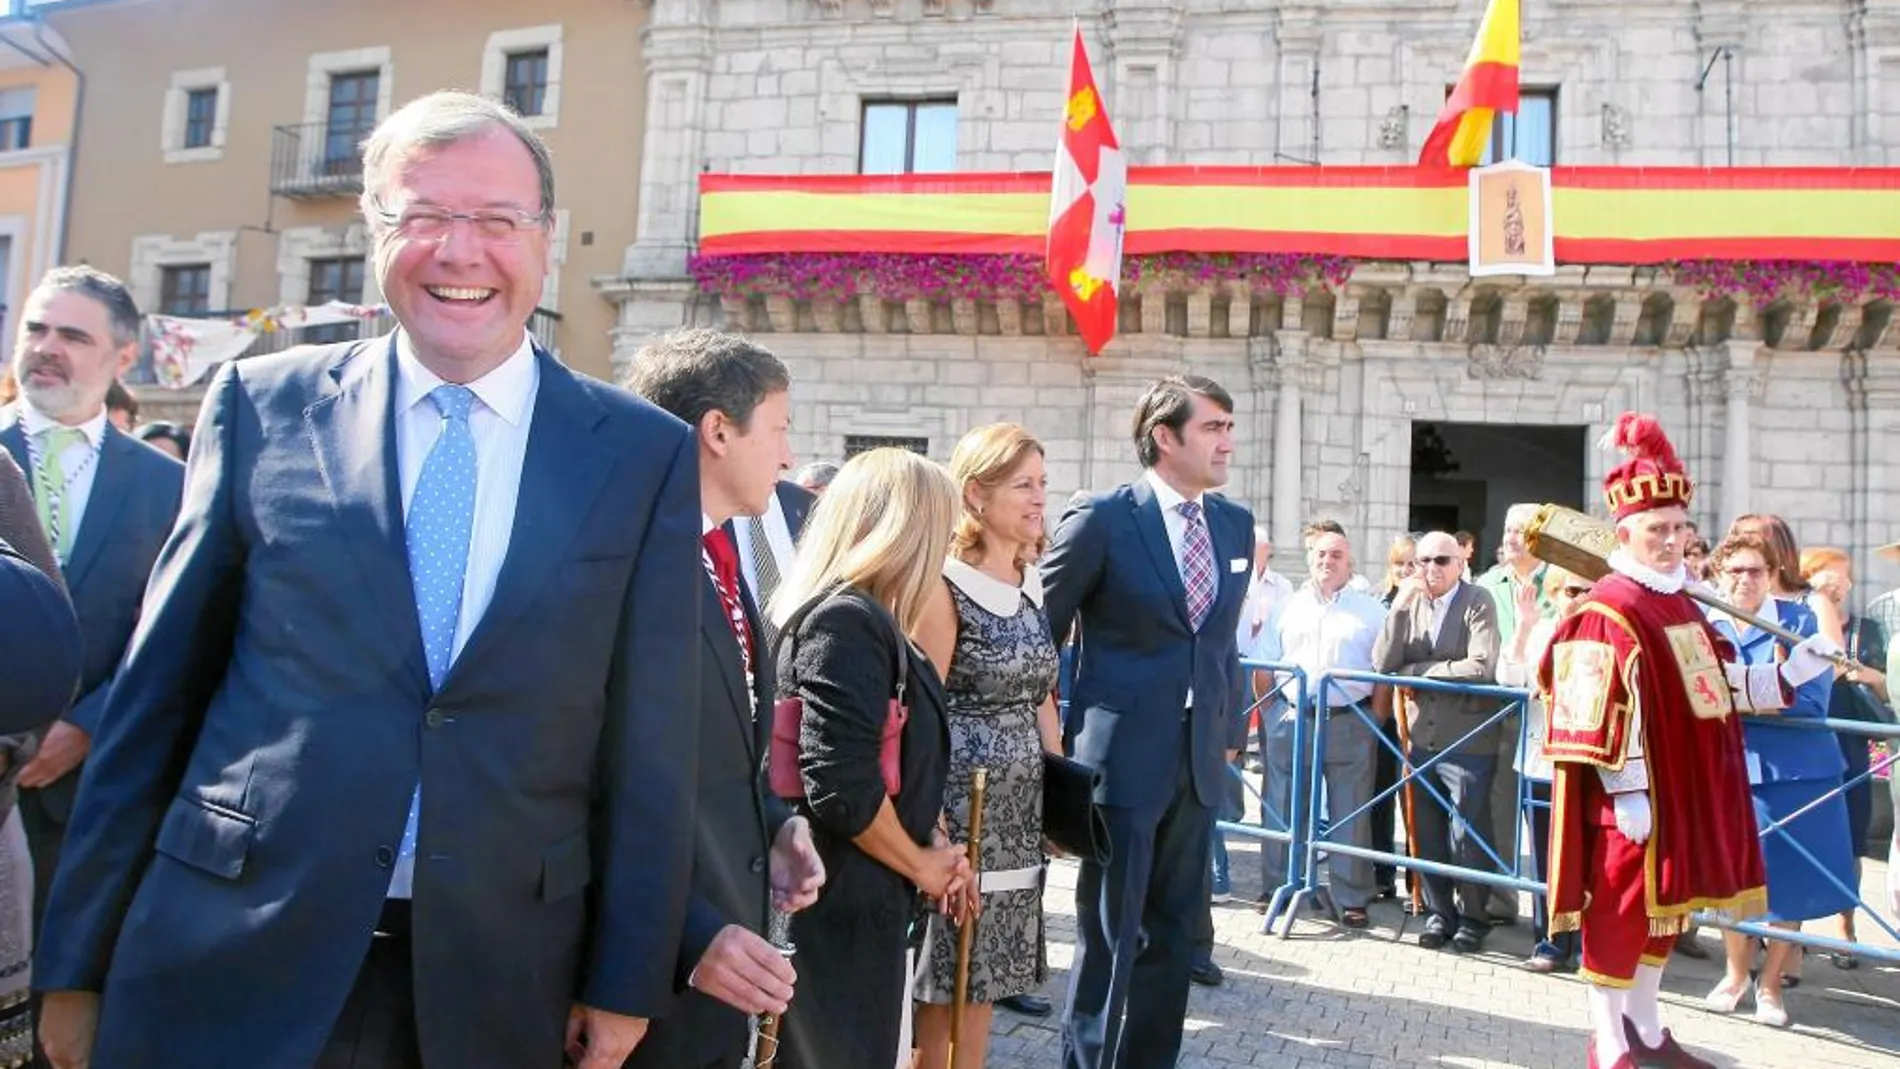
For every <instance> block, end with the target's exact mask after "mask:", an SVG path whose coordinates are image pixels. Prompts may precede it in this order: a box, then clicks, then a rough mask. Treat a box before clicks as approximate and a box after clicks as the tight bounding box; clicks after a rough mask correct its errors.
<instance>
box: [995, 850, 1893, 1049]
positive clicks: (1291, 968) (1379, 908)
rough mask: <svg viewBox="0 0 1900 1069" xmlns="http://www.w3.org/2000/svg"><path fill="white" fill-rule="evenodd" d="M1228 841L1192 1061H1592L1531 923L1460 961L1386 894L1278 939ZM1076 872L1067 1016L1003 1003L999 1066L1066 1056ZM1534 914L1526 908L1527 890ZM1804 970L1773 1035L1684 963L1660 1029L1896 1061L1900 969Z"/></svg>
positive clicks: (1066, 865) (1055, 875) (1062, 897)
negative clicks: (1223, 896) (1719, 1012)
mask: <svg viewBox="0 0 1900 1069" xmlns="http://www.w3.org/2000/svg"><path fill="white" fill-rule="evenodd" d="M1230 843H1231V845H1230V847H1229V850H1230V852H1231V854H1232V857H1233V861H1232V865H1233V871H1234V873H1235V878H1236V884H1237V886H1236V888H1235V890H1236V896H1237V898H1239V899H1241V900H1243V901H1237V902H1236V903H1235V904H1232V905H1227V906H1217V907H1215V910H1214V915H1215V926H1216V930H1217V933H1218V936H1217V938H1218V943H1217V946H1216V949H1215V960H1216V961H1217V962H1218V963H1219V964H1220V966H1221V968H1222V969H1224V970H1225V971H1226V974H1227V979H1226V983H1225V984H1223V985H1222V986H1220V987H1218V988H1203V987H1196V988H1195V989H1194V992H1193V996H1192V1000H1191V1002H1190V1004H1189V1009H1188V1021H1187V1035H1186V1041H1185V1043H1184V1044H1183V1049H1182V1057H1181V1061H1180V1066H1181V1069H1226V1067H1229V1066H1275V1067H1279V1069H1316V1067H1320V1066H1325V1067H1328V1069H1332V1067H1340V1069H1399V1067H1405V1069H1413V1067H1419V1066H1446V1067H1454V1069H1583V1067H1584V1064H1585V1062H1584V1042H1585V1036H1586V1029H1587V1028H1588V1019H1587V1013H1586V1009H1585V1002H1584V985H1583V983H1582V981H1580V980H1578V979H1577V978H1576V977H1575V976H1574V975H1570V976H1562V975H1559V976H1538V975H1534V974H1532V973H1527V972H1524V971H1523V970H1522V969H1520V968H1519V967H1518V962H1519V961H1521V960H1522V958H1523V957H1524V955H1525V954H1527V953H1528V952H1529V950H1530V937H1529V928H1528V922H1525V923H1520V924H1518V925H1517V926H1515V927H1512V928H1500V929H1498V930H1496V931H1494V932H1493V934H1492V936H1491V940H1490V942H1489V944H1488V945H1487V947H1486V949H1485V952H1484V953H1482V954H1478V955H1474V956H1469V957H1465V956H1459V955H1455V954H1452V953H1449V952H1446V951H1424V950H1420V949H1419V948H1418V946H1417V944H1416V935H1417V931H1418V925H1417V924H1416V923H1415V924H1413V925H1411V927H1410V928H1409V929H1408V930H1407V931H1406V932H1405V934H1404V936H1403V937H1402V938H1398V937H1397V931H1398V927H1399V923H1400V922H1401V921H1402V920H1405V919H1406V918H1404V917H1403V916H1402V915H1401V913H1400V911H1399V908H1398V906H1397V905H1396V904H1395V903H1392V902H1381V903H1377V904H1375V906H1374V907H1373V909H1372V927H1371V928H1370V929H1368V930H1366V931H1364V932H1356V933H1348V932H1346V931H1344V930H1343V929H1339V928H1336V927H1335V926H1334V925H1333V924H1332V922H1331V921H1330V919H1328V918H1326V917H1325V916H1323V915H1321V914H1318V913H1312V912H1303V913H1302V915H1301V917H1300V919H1299V922H1298V923H1297V924H1296V925H1295V926H1294V930H1293V935H1292V938H1290V939H1287V940H1284V941H1283V940H1281V939H1280V938H1279V936H1278V934H1277V933H1276V934H1275V935H1271V936H1269V935H1263V934H1261V932H1260V920H1261V919H1260V917H1259V916H1258V915H1256V914H1255V913H1254V912H1253V910H1252V909H1251V908H1250V907H1249V906H1248V905H1246V904H1245V901H1244V900H1250V899H1251V898H1252V896H1253V895H1254V894H1255V893H1257V891H1258V879H1259V877H1258V872H1259V862H1258V858H1257V853H1256V851H1255V850H1254V848H1253V846H1252V845H1251V844H1249V843H1244V842H1243V841H1242V840H1241V839H1239V838H1237V837H1235V838H1230ZM1075 872H1076V869H1075V865H1074V863H1072V862H1058V863H1056V864H1055V865H1054V866H1052V867H1051V869H1050V873H1049V887H1048V892H1047V895H1046V896H1045V899H1044V909H1045V911H1046V916H1047V917H1048V922H1049V964H1050V972H1051V975H1050V979H1049V983H1048V984H1047V985H1046V986H1045V988H1044V991H1043V993H1044V994H1045V995H1047V996H1048V997H1049V998H1051V999H1052V1000H1053V1001H1054V1002H1055V1004H1056V1007H1057V1011H1056V1014H1054V1015H1052V1016H1051V1017H1049V1018H1046V1019H1043V1020H1032V1019H1030V1018H1026V1017H1023V1016H1020V1015H1017V1014H1013V1013H1010V1012H1008V1011H1006V1010H998V1011H997V1013H996V1018H995V1023H994V1027H993V1029H992V1033H991V1034H992V1037H993V1038H992V1041H991V1042H992V1054H991V1057H990V1060H989V1064H990V1066H991V1067H992V1069H1032V1067H1033V1069H1044V1067H1049V1066H1056V1065H1059V1064H1060V1051H1061V1039H1060V1036H1059V1033H1058V1031H1057V1028H1058V1023H1057V1022H1058V1020H1059V1018H1060V1015H1061V1007H1062V1002H1063V997H1064V993H1065V991H1066V985H1067V982H1068V977H1067V968H1068V965H1069V963H1070V961H1071V958H1072V955H1073V949H1074V939H1075V922H1074V887H1075ZM1865 877H1866V886H1867V890H1868V892H1869V893H1868V895H1867V899H1866V900H1867V901H1870V902H1879V901H1882V900H1884V899H1883V898H1882V897H1876V892H1877V890H1878V889H1879V888H1881V887H1882V886H1884V885H1883V883H1882V881H1883V880H1884V878H1885V877H1884V868H1883V867H1882V866H1880V865H1878V864H1874V863H1869V864H1868V865H1867V872H1866V873H1865ZM1248 878H1251V879H1252V880H1253V881H1254V882H1253V883H1251V884H1248V883H1247V882H1246V880H1247V879H1248ZM1525 907H1526V916H1527V917H1528V899H1526V901H1525ZM1861 926H1862V929H1863V931H1862V936H1863V938H1869V937H1870V935H1871V933H1870V931H1869V929H1871V928H1872V926H1871V925H1870V924H1869V923H1868V922H1866V921H1865V919H1863V921H1862V925H1861ZM1882 939H1883V941H1886V942H1889V943H1890V942H1891V941H1887V940H1885V939H1884V936H1883V937H1882ZM1700 940H1701V945H1702V946H1704V947H1706V948H1707V949H1708V950H1709V951H1710V952H1711V954H1712V957H1714V958H1719V957H1720V955H1721V942H1720V938H1719V935H1718V933H1716V932H1713V931H1705V932H1703V933H1702V935H1701V937H1700ZM1804 971H1805V977H1804V982H1803V984H1802V986H1801V987H1800V989H1799V990H1795V991H1791V992H1790V993H1789V994H1788V996H1787V1005H1788V1011H1789V1013H1790V1014H1791V1015H1792V1016H1793V1017H1794V1019H1795V1025H1794V1027H1792V1028H1790V1029H1786V1030H1775V1029H1771V1028H1767V1027H1765V1026H1762V1025H1757V1024H1755V1023H1753V1021H1751V1020H1749V1019H1748V1017H1747V1011H1748V1008H1749V1007H1750V1005H1751V1003H1750V1002H1748V1001H1746V1000H1744V1002H1743V1011H1744V1013H1743V1016H1741V1017H1739V1018H1724V1017H1718V1016H1714V1015H1712V1014H1710V1013H1708V1012H1706V1011H1704V1010H1702V1009H1701V1008H1700V1003H1701V999H1702V996H1703V994H1704V993H1706V992H1707V991H1708V990H1709V988H1710V987H1712V986H1713V985H1714V983H1715V981H1716V980H1717V979H1718V978H1719V976H1720V966H1719V965H1718V964H1717V963H1716V962H1715V961H1714V960H1711V961H1706V962H1704V961H1693V960H1687V959H1684V958H1681V957H1680V956H1678V957H1677V958H1676V959H1675V960H1674V961H1673V962H1672V963H1671V965H1670V969H1669V972H1668V974H1667V975H1666V977H1665V979H1664V1003H1665V1005H1664V1010H1663V1013H1664V1021H1665V1024H1667V1025H1668V1026H1669V1027H1670V1028H1672V1029H1673V1030H1674V1031H1675V1033H1676V1035H1677V1037H1678V1038H1679V1039H1681V1040H1682V1042H1683V1043H1684V1044H1686V1045H1687V1046H1688V1047H1690V1048H1691V1049H1692V1050H1694V1051H1696V1052H1698V1053H1700V1054H1702V1055H1704V1056H1706V1057H1708V1058H1710V1059H1711V1060H1712V1061H1714V1062H1715V1063H1716V1064H1717V1065H1718V1066H1720V1067H1722V1069H1734V1067H1745V1069H1836V1067H1839V1069H1845V1067H1850V1066H1852V1067H1861V1066H1867V1067H1875V1066H1884V1067H1888V1069H1892V1067H1895V1066H1900V966H1891V965H1880V964H1878V963H1875V962H1872V961H1863V962H1862V963H1861V965H1860V968H1858V969H1857V970H1854V971H1851V972H1850V971H1844V970H1841V969H1837V968H1835V967H1834V965H1832V964H1831V963H1830V962H1829V961H1828V959H1827V958H1826V957H1825V956H1824V955H1821V954H1819V953H1815V954H1812V955H1810V956H1809V960H1808V962H1807V964H1806V968H1805V970H1804Z"/></svg>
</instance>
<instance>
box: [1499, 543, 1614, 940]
mask: <svg viewBox="0 0 1900 1069" xmlns="http://www.w3.org/2000/svg"><path fill="white" fill-rule="evenodd" d="M1591 586H1592V584H1591V582H1590V581H1589V580H1588V579H1585V578H1583V577H1582V576H1580V575H1577V574H1576V573H1575V572H1567V571H1565V570H1563V569H1562V568H1559V567H1557V566H1556V565H1552V566H1550V567H1549V568H1547V569H1545V570H1544V587H1543V590H1542V592H1541V593H1542V594H1543V597H1544V600H1545V601H1547V602H1548V603H1549V604H1550V606H1551V610H1552V615H1550V616H1542V615H1539V613H1538V608H1537V599H1538V594H1539V591H1538V589H1537V587H1536V586H1535V585H1533V584H1530V583H1525V584H1523V585H1521V586H1519V587H1518V588H1517V631H1516V633H1515V634H1513V635H1512V636H1511V638H1510V640H1509V641H1508V642H1507V643H1506V644H1505V647H1504V649H1503V650H1502V651H1500V653H1499V655H1498V683H1499V684H1501V685H1503V686H1506V687H1529V686H1531V685H1532V683H1533V681H1534V680H1536V678H1537V666H1538V665H1539V664H1540V663H1542V661H1543V659H1544V651H1545V650H1546V649H1548V648H1549V647H1550V637H1551V635H1553V634H1554V633H1556V630H1557V621H1558V620H1561V619H1563V618H1564V617H1566V616H1569V615H1571V614H1573V613H1575V612H1576V611H1577V609H1578V608H1580V607H1581V606H1582V605H1583V599H1584V597H1585V596H1587V595H1588V594H1589V593H1590V588H1591ZM1524 716H1525V718H1526V721H1527V723H1528V725H1529V728H1528V731H1527V732H1526V736H1525V739H1524V745H1523V746H1521V747H1519V748H1518V753H1517V771H1518V774H1519V775H1521V776H1523V777H1524V779H1525V781H1526V782H1528V783H1529V784H1530V788H1531V808H1530V820H1531V828H1530V833H1531V858H1532V860H1533V862H1534V863H1535V864H1536V866H1537V878H1538V879H1539V880H1543V879H1547V878H1548V876H1547V873H1548V871H1549V870H1548V868H1547V866H1548V864H1549V862H1550V774H1551V769H1550V762H1549V761H1548V760H1547V759H1545V757H1544V729H1545V712H1544V703H1543V702H1542V701H1541V700H1539V698H1538V697H1537V696H1535V695H1533V696H1532V697H1531V699H1530V700H1529V701H1527V702H1525V703H1524ZM1549 921H1550V910H1549V908H1548V906H1547V903H1546V902H1545V900H1544V897H1543V896H1542V895H1539V896H1537V897H1536V899H1535V901H1534V902H1533V904H1532V907H1531V927H1532V930H1533V934H1534V935H1535V936H1536V938H1537V946H1536V948H1535V949H1533V950H1532V951H1531V956H1530V957H1529V958H1528V959H1526V960H1525V962H1524V967H1525V968H1526V969H1529V970H1530V971H1532V972H1539V973H1548V972H1556V971H1557V970H1559V969H1569V968H1571V967H1572V964H1573V961H1574V959H1575V957H1576V954H1577V934H1576V933H1575V932H1561V933H1559V934H1557V935H1555V936H1553V935H1551V933H1550V931H1549Z"/></svg>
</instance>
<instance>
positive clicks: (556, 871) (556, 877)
mask: <svg viewBox="0 0 1900 1069" xmlns="http://www.w3.org/2000/svg"><path fill="white" fill-rule="evenodd" d="M593 879H594V861H593V857H592V855H591V854H590V853H589V852H588V847H587V833H586V832H584V831H583V832H576V833H575V834H573V835H570V836H568V837H567V838H565V839H562V840H561V841H560V842H558V843H555V844H554V845H553V846H550V847H548V848H547V849H546V850H545V851H543V852H542V854H541V901H543V902H559V901H560V900H561V899H563V898H566V897H567V896H568V895H571V894H573V893H574V892H576V891H579V890H580V889H582V888H584V887H586V886H587V885H588V884H589V883H592V882H593Z"/></svg>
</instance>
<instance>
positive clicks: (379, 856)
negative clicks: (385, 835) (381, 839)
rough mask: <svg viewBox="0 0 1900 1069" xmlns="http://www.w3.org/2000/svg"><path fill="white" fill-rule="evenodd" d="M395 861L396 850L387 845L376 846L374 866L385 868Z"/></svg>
mask: <svg viewBox="0 0 1900 1069" xmlns="http://www.w3.org/2000/svg"><path fill="white" fill-rule="evenodd" d="M395 863H396V852H395V851H394V850H391V849H390V848H389V847H387V846H379V847H377V848H376V867H377V868H379V869H386V868H388V867H389V866H391V865H394V864H395Z"/></svg>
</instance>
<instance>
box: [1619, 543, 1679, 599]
mask: <svg viewBox="0 0 1900 1069" xmlns="http://www.w3.org/2000/svg"><path fill="white" fill-rule="evenodd" d="M1610 567H1611V568H1612V569H1614V570H1615V571H1616V572H1617V573H1618V574H1620V575H1626V576H1628V577H1629V578H1631V579H1634V580H1635V581H1637V582H1638V583H1641V584H1642V585H1643V586H1644V587H1646V588H1648V589H1650V590H1653V591H1655V592H1656V593H1658V594H1675V593H1678V592H1680V591H1681V590H1682V588H1683V586H1684V585H1686V584H1687V583H1688V581H1689V573H1688V572H1687V571H1684V570H1683V567H1682V565H1680V564H1678V565H1676V570H1675V571H1674V572H1668V573H1665V572H1659V571H1657V570H1656V569H1654V568H1651V567H1649V566H1647V565H1645V564H1641V563H1639V562H1638V561H1637V560H1636V558H1635V557H1633V556H1631V555H1630V552H1629V550H1627V549H1621V548H1618V549H1617V550H1615V551H1614V552H1612V553H1611V554H1610Z"/></svg>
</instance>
